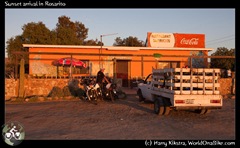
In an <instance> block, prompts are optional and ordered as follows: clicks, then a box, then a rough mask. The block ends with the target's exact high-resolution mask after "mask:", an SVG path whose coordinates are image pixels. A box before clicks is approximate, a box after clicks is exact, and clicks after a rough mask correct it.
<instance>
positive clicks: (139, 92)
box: [137, 89, 145, 102]
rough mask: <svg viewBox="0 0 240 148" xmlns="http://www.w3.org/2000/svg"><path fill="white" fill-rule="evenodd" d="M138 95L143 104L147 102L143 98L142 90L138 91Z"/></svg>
mask: <svg viewBox="0 0 240 148" xmlns="http://www.w3.org/2000/svg"><path fill="white" fill-rule="evenodd" d="M137 94H138V97H139V99H138V101H139V102H142V101H144V100H145V99H144V98H143V95H142V91H141V89H138V91H137Z"/></svg>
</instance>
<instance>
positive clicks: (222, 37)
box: [207, 34, 235, 42]
mask: <svg viewBox="0 0 240 148" xmlns="http://www.w3.org/2000/svg"><path fill="white" fill-rule="evenodd" d="M232 36H234V37H235V35H234V34H233V35H228V36H225V37H222V38H218V39H214V40H210V41H207V42H214V41H216V40H222V39H225V38H229V37H232Z"/></svg>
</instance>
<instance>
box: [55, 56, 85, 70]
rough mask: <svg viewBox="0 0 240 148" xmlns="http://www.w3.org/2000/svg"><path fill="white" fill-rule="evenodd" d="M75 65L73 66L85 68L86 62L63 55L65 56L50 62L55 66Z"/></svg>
mask: <svg viewBox="0 0 240 148" xmlns="http://www.w3.org/2000/svg"><path fill="white" fill-rule="evenodd" d="M71 63H72V66H75V67H84V68H86V64H85V63H84V62H83V61H80V60H78V59H76V58H71V57H65V58H61V59H58V60H54V61H53V62H52V64H53V65H55V66H65V65H66V66H71Z"/></svg>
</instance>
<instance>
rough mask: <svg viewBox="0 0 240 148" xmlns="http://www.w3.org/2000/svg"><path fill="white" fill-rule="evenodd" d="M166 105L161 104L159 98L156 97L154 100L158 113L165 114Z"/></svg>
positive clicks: (155, 109)
mask: <svg viewBox="0 0 240 148" xmlns="http://www.w3.org/2000/svg"><path fill="white" fill-rule="evenodd" d="M164 110H165V109H164V106H162V105H160V101H159V99H155V101H154V112H155V113H156V114H158V115H163V113H164Z"/></svg>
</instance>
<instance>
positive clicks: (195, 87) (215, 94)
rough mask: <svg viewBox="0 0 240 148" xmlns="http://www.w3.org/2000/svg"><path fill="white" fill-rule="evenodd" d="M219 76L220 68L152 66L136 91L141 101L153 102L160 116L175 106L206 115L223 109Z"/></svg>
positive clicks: (175, 107) (166, 113)
mask: <svg viewBox="0 0 240 148" xmlns="http://www.w3.org/2000/svg"><path fill="white" fill-rule="evenodd" d="M219 75H220V69H217V68H165V69H153V70H152V73H151V74H149V75H148V76H147V78H146V79H145V80H144V82H142V83H139V84H138V90H137V94H138V96H139V101H144V102H149V101H150V102H152V103H154V112H155V113H156V114H159V115H168V114H169V112H170V110H172V109H175V110H193V111H196V112H198V113H200V114H206V113H209V112H210V111H211V109H221V108H222V105H223V102H222V95H220V92H219V90H218V88H219V87H220V84H219V83H218V79H219Z"/></svg>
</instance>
